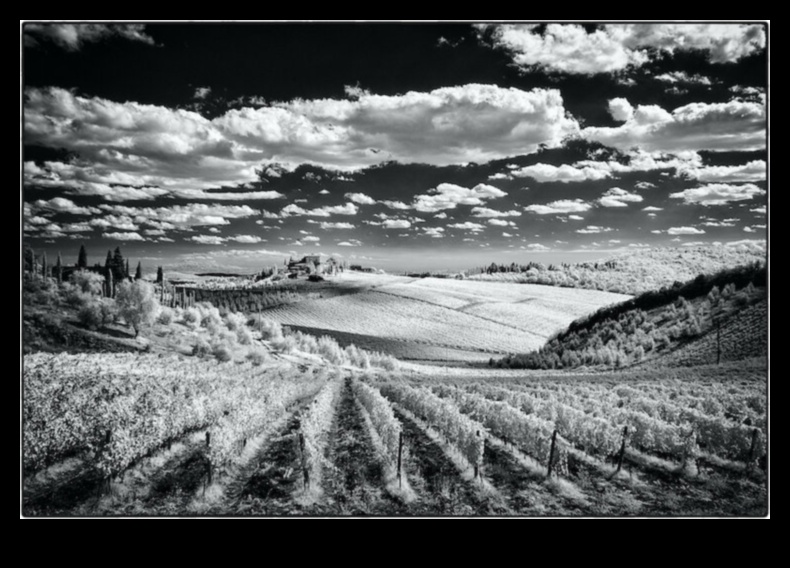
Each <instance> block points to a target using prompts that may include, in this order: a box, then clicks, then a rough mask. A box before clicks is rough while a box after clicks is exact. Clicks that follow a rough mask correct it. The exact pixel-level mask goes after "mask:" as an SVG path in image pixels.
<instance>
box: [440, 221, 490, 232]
mask: <svg viewBox="0 0 790 568" xmlns="http://www.w3.org/2000/svg"><path fill="white" fill-rule="evenodd" d="M447 226H448V227H450V228H451V229H461V230H463V231H472V232H473V233H478V232H480V231H482V230H483V229H485V227H484V226H483V225H481V224H480V223H472V222H471V221H466V222H465V223H453V224H451V225H447Z"/></svg>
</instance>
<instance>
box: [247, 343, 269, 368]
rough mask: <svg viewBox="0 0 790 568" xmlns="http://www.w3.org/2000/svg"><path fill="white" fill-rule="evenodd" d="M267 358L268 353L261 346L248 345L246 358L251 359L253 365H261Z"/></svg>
mask: <svg viewBox="0 0 790 568" xmlns="http://www.w3.org/2000/svg"><path fill="white" fill-rule="evenodd" d="M268 359H269V354H268V353H267V352H266V349H264V348H263V347H250V350H249V351H247V360H248V361H252V364H253V365H262V364H263V363H265V362H266V361H267V360H268Z"/></svg>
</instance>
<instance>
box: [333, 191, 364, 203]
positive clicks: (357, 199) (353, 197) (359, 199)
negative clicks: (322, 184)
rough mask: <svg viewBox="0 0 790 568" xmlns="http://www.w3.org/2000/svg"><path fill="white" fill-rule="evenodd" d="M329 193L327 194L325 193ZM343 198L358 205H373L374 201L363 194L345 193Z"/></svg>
mask: <svg viewBox="0 0 790 568" xmlns="http://www.w3.org/2000/svg"><path fill="white" fill-rule="evenodd" d="M327 193H329V192H327ZM345 198H346V199H348V200H349V201H353V202H354V203H359V204H360V205H373V204H374V203H376V200H375V199H373V198H372V197H370V196H368V195H365V194H364V193H346V195H345Z"/></svg>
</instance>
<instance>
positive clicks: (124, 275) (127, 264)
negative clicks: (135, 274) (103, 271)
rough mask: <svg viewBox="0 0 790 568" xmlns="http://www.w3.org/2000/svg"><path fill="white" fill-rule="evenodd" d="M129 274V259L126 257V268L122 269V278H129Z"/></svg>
mask: <svg viewBox="0 0 790 568" xmlns="http://www.w3.org/2000/svg"><path fill="white" fill-rule="evenodd" d="M130 275H131V273H130V272H129V259H128V258H127V259H126V270H125V271H124V274H123V277H124V278H129V276H130Z"/></svg>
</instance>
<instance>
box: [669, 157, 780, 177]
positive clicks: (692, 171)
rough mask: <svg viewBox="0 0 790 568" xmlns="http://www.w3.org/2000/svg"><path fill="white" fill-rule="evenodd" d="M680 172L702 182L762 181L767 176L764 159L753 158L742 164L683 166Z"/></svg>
mask: <svg viewBox="0 0 790 568" xmlns="http://www.w3.org/2000/svg"><path fill="white" fill-rule="evenodd" d="M680 173H682V174H684V175H686V176H687V177H689V178H691V179H696V180H698V181H702V182H745V181H762V180H764V179H765V177H766V163H765V161H764V160H752V161H751V162H748V163H746V164H743V165H740V166H707V167H700V168H683V169H682V170H681V171H680Z"/></svg>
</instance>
